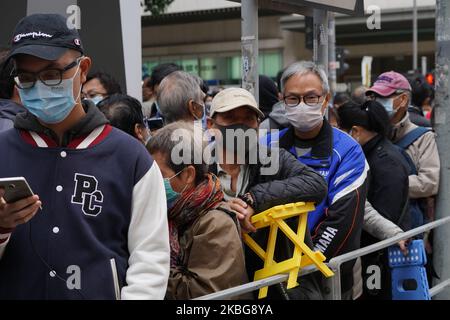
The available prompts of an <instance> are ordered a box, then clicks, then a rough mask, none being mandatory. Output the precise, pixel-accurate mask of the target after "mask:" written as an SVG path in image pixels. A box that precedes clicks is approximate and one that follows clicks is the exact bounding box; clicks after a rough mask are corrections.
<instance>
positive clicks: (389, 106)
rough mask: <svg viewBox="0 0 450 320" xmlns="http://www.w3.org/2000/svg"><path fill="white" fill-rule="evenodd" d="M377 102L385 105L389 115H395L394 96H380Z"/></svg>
mask: <svg viewBox="0 0 450 320" xmlns="http://www.w3.org/2000/svg"><path fill="white" fill-rule="evenodd" d="M377 102H379V103H380V104H382V105H383V107H384V109H385V110H386V111H387V113H388V115H389V117H393V116H394V114H395V112H396V110H394V98H378V99H377Z"/></svg>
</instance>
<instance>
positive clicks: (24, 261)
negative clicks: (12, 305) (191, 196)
mask: <svg viewBox="0 0 450 320" xmlns="http://www.w3.org/2000/svg"><path fill="white" fill-rule="evenodd" d="M85 109H86V110H87V114H86V116H85V117H84V118H83V119H82V120H81V121H80V122H79V123H78V124H77V125H76V126H75V127H73V128H72V130H69V131H68V132H67V133H66V134H65V135H64V139H63V143H62V144H61V145H58V144H57V143H56V142H55V141H57V139H55V138H56V136H55V134H54V133H53V132H52V131H51V130H49V129H48V128H45V127H43V126H42V125H40V124H39V122H38V121H37V119H36V118H35V117H34V116H32V115H31V114H29V113H26V114H24V115H19V116H17V117H16V120H15V128H13V129H10V130H7V131H5V132H3V133H1V134H0V155H1V156H0V177H2V178H3V177H15V176H23V177H25V178H26V179H27V181H28V183H29V184H30V187H31V188H32V190H33V191H34V193H35V194H38V195H39V197H40V199H41V201H42V206H43V208H42V210H41V211H38V213H37V214H36V216H35V217H34V218H32V219H31V220H30V221H29V222H28V223H26V224H22V225H20V226H18V227H17V228H16V229H15V230H9V231H10V233H9V234H5V232H4V231H5V230H3V234H2V235H0V242H2V243H1V244H0V258H1V260H0V299H120V298H122V299H162V298H164V295H165V292H166V288H167V279H168V276H169V270H170V268H169V239H168V238H169V237H168V225H167V208H166V197H165V190H164V184H163V179H162V175H161V173H160V171H159V168H158V166H157V164H156V162H154V161H153V159H152V158H151V157H150V155H149V154H148V152H147V151H146V150H145V148H144V146H143V145H142V144H140V143H139V142H138V141H137V140H136V139H133V138H132V137H130V136H129V135H127V134H126V133H123V132H121V131H119V130H118V129H115V128H112V127H111V126H110V125H109V124H108V123H107V120H106V118H105V117H104V116H103V114H102V113H101V112H100V111H99V110H98V109H97V108H96V107H95V106H94V105H93V104H91V103H88V104H87V105H86V106H85ZM0 231H1V230H0Z"/></svg>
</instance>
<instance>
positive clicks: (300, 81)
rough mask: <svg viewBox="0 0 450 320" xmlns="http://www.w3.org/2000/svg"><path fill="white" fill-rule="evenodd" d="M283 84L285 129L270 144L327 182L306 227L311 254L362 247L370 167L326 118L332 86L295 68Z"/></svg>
mask: <svg viewBox="0 0 450 320" xmlns="http://www.w3.org/2000/svg"><path fill="white" fill-rule="evenodd" d="M281 85H282V88H281V89H282V94H283V101H284V105H285V109H286V118H287V120H288V122H289V127H288V128H286V129H283V130H281V131H280V132H279V137H276V136H275V135H269V136H268V143H269V144H271V145H274V144H279V147H280V148H283V149H286V150H288V151H289V152H290V153H291V154H293V155H294V156H295V157H296V158H297V160H298V161H300V162H301V163H303V164H305V165H307V166H309V167H311V168H313V169H314V170H315V171H316V172H318V173H320V174H321V175H322V176H323V177H324V178H325V180H326V182H327V184H328V194H327V197H326V198H325V200H324V201H322V202H321V203H320V204H318V205H317V206H316V210H315V211H313V212H311V213H310V214H309V216H308V227H309V230H310V231H311V235H312V237H313V243H314V246H315V249H316V250H320V251H321V252H323V253H324V255H325V257H326V258H327V260H329V259H331V258H333V257H335V256H338V255H340V254H343V253H346V252H349V251H352V250H355V249H357V248H359V246H360V236H361V230H362V223H363V216H364V203H365V200H366V191H367V174H368V170H369V167H368V164H367V162H366V159H365V157H364V153H363V151H362V149H361V147H360V146H359V144H358V143H357V142H356V141H355V140H353V139H352V138H351V137H350V136H349V135H348V134H346V133H344V132H343V131H340V130H339V129H336V128H333V127H331V125H330V124H329V123H328V121H327V120H326V119H325V118H324V115H325V111H326V108H327V106H328V102H329V100H330V87H329V85H328V80H327V75H326V73H325V72H324V71H323V70H322V69H321V68H319V67H318V66H316V65H315V64H314V63H312V62H308V61H302V62H297V63H294V64H292V65H290V66H289V67H288V68H287V69H286V70H285V72H284V73H283V76H282V78H281ZM352 265H353V262H350V263H346V264H344V265H343V267H342V274H343V278H342V293H343V298H344V299H345V298H351V295H352V290H351V289H352V283H353V279H352Z"/></svg>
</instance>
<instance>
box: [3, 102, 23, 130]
mask: <svg viewBox="0 0 450 320" xmlns="http://www.w3.org/2000/svg"><path fill="white" fill-rule="evenodd" d="M25 111H26V110H25V108H24V107H23V106H21V105H20V104H17V103H15V102H14V101H11V100H6V99H0V132H2V131H5V130H8V129H11V128H12V127H14V119H15V118H16V115H17V114H18V113H21V112H25Z"/></svg>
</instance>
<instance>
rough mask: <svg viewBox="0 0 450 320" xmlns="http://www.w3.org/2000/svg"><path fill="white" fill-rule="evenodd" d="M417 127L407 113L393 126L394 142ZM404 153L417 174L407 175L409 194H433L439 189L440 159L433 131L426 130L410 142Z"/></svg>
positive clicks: (416, 196) (418, 196)
mask: <svg viewBox="0 0 450 320" xmlns="http://www.w3.org/2000/svg"><path fill="white" fill-rule="evenodd" d="M415 128H417V126H416V125H415V124H413V123H412V122H411V121H410V120H409V115H408V113H406V115H405V117H404V118H403V119H402V121H400V122H399V123H397V124H396V125H395V126H394V133H393V134H394V135H393V137H394V138H393V141H394V143H395V142H397V141H399V140H400V139H401V138H402V137H404V136H405V135H406V134H407V133H408V132H410V131H412V130H413V129H415ZM406 153H407V154H408V155H409V156H410V157H411V159H412V161H413V162H414V164H415V165H416V168H417V172H418V174H417V175H410V176H409V196H410V198H412V199H417V198H426V197H430V196H434V195H436V194H437V193H438V191H439V171H440V160H439V153H438V149H437V145H436V139H435V133H434V132H431V131H430V132H427V133H425V134H424V135H422V136H421V137H420V138H419V139H417V140H416V141H415V142H414V143H413V144H411V145H410V146H409V147H408V149H407V150H406Z"/></svg>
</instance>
